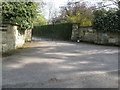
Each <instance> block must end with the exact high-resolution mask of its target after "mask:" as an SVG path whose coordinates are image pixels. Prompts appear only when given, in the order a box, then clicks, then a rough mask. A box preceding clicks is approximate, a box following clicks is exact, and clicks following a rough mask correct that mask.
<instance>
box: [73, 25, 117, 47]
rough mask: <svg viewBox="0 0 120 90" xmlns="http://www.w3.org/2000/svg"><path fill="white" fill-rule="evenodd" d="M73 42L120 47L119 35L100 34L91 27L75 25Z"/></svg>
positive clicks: (110, 33)
mask: <svg viewBox="0 0 120 90" xmlns="http://www.w3.org/2000/svg"><path fill="white" fill-rule="evenodd" d="M71 40H72V41H77V42H80V41H86V42H92V43H96V44H112V45H119V43H118V42H119V38H118V33H113V32H103V31H102V30H101V32H98V31H96V30H94V29H92V27H90V26H78V24H73V30H72V36H71Z"/></svg>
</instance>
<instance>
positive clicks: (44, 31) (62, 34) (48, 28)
mask: <svg viewBox="0 0 120 90" xmlns="http://www.w3.org/2000/svg"><path fill="white" fill-rule="evenodd" d="M71 35H72V24H71V23H61V24H49V25H43V26H34V28H33V36H39V37H45V38H53V39H59V40H70V39H71Z"/></svg>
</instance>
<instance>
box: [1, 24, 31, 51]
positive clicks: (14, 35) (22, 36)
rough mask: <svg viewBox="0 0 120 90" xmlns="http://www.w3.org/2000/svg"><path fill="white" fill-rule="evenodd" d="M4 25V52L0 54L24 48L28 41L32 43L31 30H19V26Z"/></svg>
mask: <svg viewBox="0 0 120 90" xmlns="http://www.w3.org/2000/svg"><path fill="white" fill-rule="evenodd" d="M4 25H5V26H6V27H4V28H3V27H2V32H1V33H2V50H1V51H0V52H2V53H4V52H8V51H10V50H13V49H16V48H19V47H22V46H23V44H24V43H25V42H26V41H31V30H19V28H18V26H17V25H10V24H4ZM28 34H29V35H28Z"/></svg>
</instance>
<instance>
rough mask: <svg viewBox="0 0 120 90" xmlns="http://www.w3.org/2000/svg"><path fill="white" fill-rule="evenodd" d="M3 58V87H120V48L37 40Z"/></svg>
mask: <svg viewBox="0 0 120 90" xmlns="http://www.w3.org/2000/svg"><path fill="white" fill-rule="evenodd" d="M34 42H35V43H36V44H35V45H34V46H32V47H30V48H27V49H24V50H23V51H22V52H21V53H18V54H15V55H12V56H9V57H7V58H3V77H2V78H3V88H8V87H9V88H117V87H118V72H117V70H118V48H117V47H113V46H100V45H94V44H85V43H74V42H66V41H51V40H43V39H36V40H34Z"/></svg>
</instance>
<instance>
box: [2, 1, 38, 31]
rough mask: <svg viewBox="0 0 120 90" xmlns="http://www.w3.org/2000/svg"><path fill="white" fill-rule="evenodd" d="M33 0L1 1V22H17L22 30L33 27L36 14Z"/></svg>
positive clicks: (36, 7)
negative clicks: (22, 0) (24, 0)
mask: <svg viewBox="0 0 120 90" xmlns="http://www.w3.org/2000/svg"><path fill="white" fill-rule="evenodd" d="M39 4H40V3H35V2H3V3H2V18H3V22H9V23H12V24H18V25H19V26H20V28H21V29H22V30H24V29H31V28H33V21H34V19H35V18H36V16H37V14H38V11H37V9H38V5H39Z"/></svg>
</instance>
